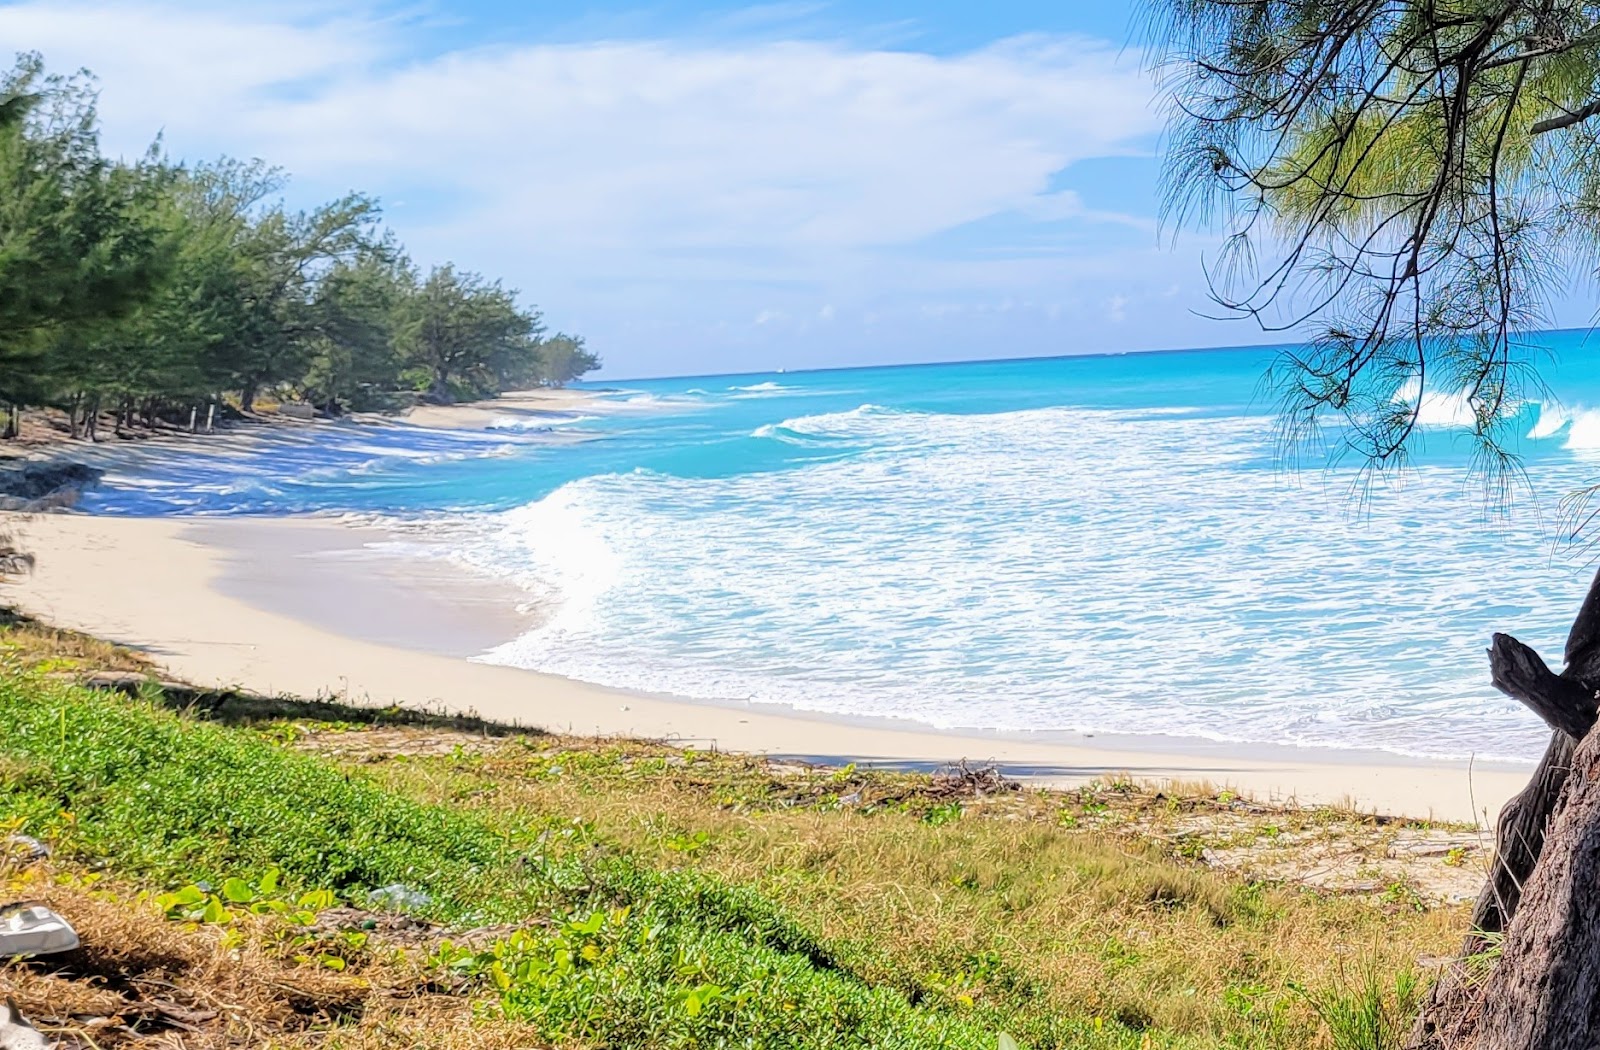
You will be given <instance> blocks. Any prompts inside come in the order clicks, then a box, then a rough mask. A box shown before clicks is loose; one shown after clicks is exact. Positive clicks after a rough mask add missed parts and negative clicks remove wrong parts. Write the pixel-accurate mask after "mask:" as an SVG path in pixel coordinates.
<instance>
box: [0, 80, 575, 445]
mask: <svg viewBox="0 0 1600 1050" xmlns="http://www.w3.org/2000/svg"><path fill="white" fill-rule="evenodd" d="M285 186H286V180H285V176H284V175H283V173H282V172H281V171H279V170H278V169H276V168H272V167H270V166H268V165H266V164H263V163H262V162H260V161H248V162H246V161H238V160H230V159H223V160H219V161H215V162H212V163H206V164H179V163H176V162H173V161H171V160H169V159H168V158H167V157H166V156H165V155H164V154H163V153H162V151H161V148H160V144H159V143H157V144H155V145H154V146H152V147H151V149H150V151H149V152H148V153H146V154H145V155H144V156H143V157H140V158H138V159H136V160H132V161H128V160H114V159H111V158H108V157H106V156H105V155H103V154H102V152H101V150H100V144H99V134H98V125H97V116H96V111H95V94H94V85H93V82H92V81H91V80H89V79H88V78H87V77H86V76H78V77H59V76H51V75H47V73H46V72H45V69H44V65H43V62H42V60H41V59H40V58H39V56H37V55H23V56H21V57H20V58H19V59H18V60H17V63H16V65H15V67H14V68H13V69H12V70H11V71H10V73H8V74H5V75H3V76H0V402H4V403H5V404H7V405H9V406H10V407H11V412H12V416H13V426H12V429H13V430H14V429H15V428H14V418H15V412H16V409H17V407H18V406H22V405H40V404H44V405H53V406H57V407H60V408H63V409H65V410H67V412H68V413H69V414H70V417H71V427H72V429H73V431H74V434H77V433H78V432H79V431H80V430H85V431H87V432H88V433H89V434H90V435H91V436H93V434H94V432H95V428H96V426H97V425H98V422H99V419H100V416H101V413H102V411H111V412H115V413H116V418H117V422H118V424H119V425H122V424H127V423H131V422H134V421H136V420H143V421H145V422H150V421H151V420H153V419H154V418H155V417H156V416H157V415H159V414H162V413H166V414H168V415H171V416H173V417H174V418H176V419H180V420H181V419H184V418H186V417H187V414H188V412H189V410H191V409H196V408H198V407H199V406H215V405H219V404H227V405H231V406H236V407H237V408H238V409H240V410H243V411H246V412H248V411H251V410H252V409H253V408H254V407H255V405H256V402H257V400H258V398H260V397H261V396H262V395H264V394H267V395H271V396H274V397H277V398H286V399H296V400H302V401H306V402H310V403H311V404H313V405H315V406H317V407H318V408H320V409H322V410H324V411H326V412H329V413H339V412H342V411H345V410H348V409H353V408H382V407H389V406H391V405H394V404H397V403H403V402H405V401H408V400H412V399H415V398H416V397H417V396H424V397H427V398H429V399H432V400H436V401H449V400H453V399H457V398H463V397H466V398H471V397H483V396H488V395H492V394H494V393H497V392H499V391H502V390H506V389H510V388H512V387H530V386H539V385H559V384H562V383H565V382H568V381H571V380H573V379H576V378H578V377H579V376H581V375H583V374H584V373H585V372H588V371H590V370H592V369H594V368H596V367H597V366H598V364H599V361H598V359H597V358H596V357H595V355H594V354H593V353H591V352H590V351H589V350H587V349H586V348H585V347H584V345H583V340H582V339H581V338H580V337H577V336H570V335H565V334H561V333H550V332H548V331H547V330H546V328H545V326H544V323H543V321H542V319H541V316H540V314H539V312H538V311H537V310H533V309H529V308H526V307H524V306H522V305H521V304H520V303H519V296H518V293H516V292H515V291H513V290H511V289H508V288H505V287H504V286H503V285H501V284H500V283H499V282H498V281H492V280H489V279H487V278H484V277H482V276H479V275H477V274H472V273H465V272H462V271H459V270H457V269H456V268H455V267H454V266H452V265H449V264H443V265H440V266H437V267H434V268H432V269H431V270H429V271H428V272H423V270H422V269H421V268H419V267H418V266H417V265H416V264H415V263H413V262H412V261H411V260H410V259H409V258H407V256H406V254H405V253H404V251H403V250H402V249H401V248H400V246H399V245H398V244H397V243H396V241H395V239H394V237H393V236H392V235H391V234H389V233H387V232H385V231H384V230H383V228H382V226H381V212H380V210H379V207H378V204H377V202H376V201H375V200H373V199H372V198H370V197H367V196H365V195H363V194H359V193H352V194H349V195H346V196H344V197H341V198H339V199H337V200H334V201H330V202H328V203H325V204H322V205H319V206H317V207H314V208H310V209H308V210H303V211H301V210H293V209H291V208H290V207H289V206H288V205H287V204H286V203H285V201H284V199H283V194H284V190H285Z"/></svg>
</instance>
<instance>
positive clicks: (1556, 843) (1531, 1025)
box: [1470, 733, 1600, 1050]
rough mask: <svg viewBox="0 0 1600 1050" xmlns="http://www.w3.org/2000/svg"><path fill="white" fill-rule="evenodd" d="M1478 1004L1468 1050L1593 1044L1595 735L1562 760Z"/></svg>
mask: <svg viewBox="0 0 1600 1050" xmlns="http://www.w3.org/2000/svg"><path fill="white" fill-rule="evenodd" d="M1481 994H1482V1012H1481V1014H1480V1015H1479V1017H1478V1020H1477V1024H1476V1025H1475V1028H1476V1030H1477V1037H1476V1039H1475V1040H1474V1041H1473V1042H1472V1043H1471V1044H1470V1045H1471V1046H1472V1048H1473V1050H1592V1048H1593V1047H1594V1046H1596V1045H1597V1043H1600V733H1591V734H1590V735H1589V736H1588V737H1586V738H1585V739H1584V741H1583V743H1581V744H1580V745H1578V748H1577V750H1576V752H1575V753H1574V754H1573V756H1572V771H1571V775H1569V776H1568V777H1567V779H1566V786H1565V788H1564V789H1563V791H1562V794H1561V800H1560V802H1559V804H1558V805H1557V807H1556V812H1555V817H1554V819H1552V820H1551V822H1550V827H1549V831H1548V833H1547V834H1546V836H1545V848H1544V851H1543V854H1542V855H1541V856H1540V858H1539V863H1538V865H1537V866H1536V867H1535V868H1534V870H1533V875H1532V877H1530V878H1529V879H1528V881H1527V882H1526V883H1524V884H1523V891H1522V904H1521V906H1520V907H1519V908H1518V909H1517V914H1516V918H1515V919H1514V920H1513V921H1512V923H1511V926H1510V928H1509V929H1508V930H1507V931H1506V937H1505V941H1504V943H1503V945H1502V948H1501V956H1500V961H1499V963H1498V964H1497V965H1496V966H1495V968H1494V970H1493V971H1492V972H1491V973H1490V974H1489V978H1488V980H1487V982H1486V983H1485V984H1484V986H1483V989H1482V993H1481Z"/></svg>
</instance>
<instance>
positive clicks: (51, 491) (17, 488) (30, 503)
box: [0, 461, 105, 513]
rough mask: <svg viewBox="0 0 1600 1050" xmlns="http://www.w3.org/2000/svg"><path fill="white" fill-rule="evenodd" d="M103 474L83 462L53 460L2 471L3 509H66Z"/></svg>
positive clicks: (0, 493)
mask: <svg viewBox="0 0 1600 1050" xmlns="http://www.w3.org/2000/svg"><path fill="white" fill-rule="evenodd" d="M104 473H105V472H104V471H101V470H96V469H95V468H94V467H91V466H87V465H85V464H83V463H60V462H50V461H45V462H28V463H23V464H22V465H21V466H20V467H10V468H0V510H17V511H25V512H28V513H38V512H40V511H52V510H66V509H67V508H69V507H71V506H72V505H73V504H75V503H77V502H78V497H79V496H81V495H82V494H83V490H84V489H86V488H89V487H90V486H92V485H94V484H96V483H97V482H98V481H99V480H100V478H101V476H102V475H103V474H104Z"/></svg>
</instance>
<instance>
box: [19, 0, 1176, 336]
mask: <svg viewBox="0 0 1600 1050" xmlns="http://www.w3.org/2000/svg"><path fill="white" fill-rule="evenodd" d="M243 6H244V5H240V7H238V8H234V7H230V8H229V9H227V11H226V12H225V13H218V12H217V11H216V10H215V9H209V10H207V9H201V8H199V7H190V6H181V5H171V4H159V3H137V2H130V3H123V2H116V0H101V2H87V3H84V2H71V0H68V2H60V0H49V2H37V0H36V2H31V3H21V4H0V41H6V42H8V43H9V44H10V45H11V46H13V47H15V48H25V49H34V48H37V49H39V50H41V51H43V52H44V53H45V56H46V59H47V61H48V62H49V63H50V65H51V67H52V68H53V69H57V70H61V69H68V68H73V67H76V66H80V65H83V66H88V67H90V68H92V69H93V70H94V71H95V72H96V73H98V74H99V75H100V76H101V79H102V82H103V94H102V113H103V116H104V119H105V124H106V128H107V142H108V145H110V146H113V147H115V148H117V149H120V150H122V151H125V152H130V153H131V152H137V151H138V150H139V149H140V148H142V146H143V145H144V144H145V143H147V142H148V141H149V139H150V137H151V136H153V135H154V134H155V133H156V132H158V131H162V130H163V129H164V131H165V135H166V141H167V143H168V146H169V149H170V150H171V151H172V152H174V153H175V154H177V155H179V156H184V157H191V158H202V157H207V156H211V155H214V154H216V153H219V152H230V153H234V154H238V155H243V156H261V157H264V158H266V159H268V160H269V161H271V162H273V163H277V164H282V165H284V166H285V167H287V168H288V169H289V170H290V171H291V172H293V173H294V174H295V176H296V179H297V184H298V185H299V186H300V187H302V189H303V190H304V191H305V192H308V193H310V192H316V193H320V194H326V193H331V192H337V191H342V190H344V189H348V188H361V189H364V190H369V191H372V192H375V193H377V194H378V195H380V196H381V197H383V198H384V199H386V200H387V201H389V202H391V213H390V219H391V221H392V222H393V223H394V224H395V225H396V226H397V228H398V230H399V232H400V234H401V236H402V238H403V239H404V240H406V241H407V242H408V243H409V244H410V245H411V246H412V247H413V249H414V250H415V251H416V252H417V254H418V255H419V256H420V257H421V258H422V259H423V260H424V261H429V260H430V259H435V258H447V257H448V258H454V259H457V260H459V261H461V263H462V264H463V265H465V266H468V267H470V268H477V269H483V270H486V271H490V272H495V273H504V274H505V275H506V276H507V278H508V281H509V283H512V284H514V285H518V286H521V287H523V288H527V289H530V290H535V291H536V292H537V294H538V296H539V298H540V299H541V301H543V302H545V303H546V305H550V306H557V304H556V303H554V302H553V301H552V296H551V293H550V290H551V289H555V290H556V293H557V294H559V295H562V296H565V297H567V301H568V302H578V303H580V304H581V305H586V306H588V307H589V308H590V309H591V310H593V309H594V308H595V307H596V304H598V303H599V302H601V301H602V299H603V298H605V297H612V298H613V299H615V297H618V296H623V297H633V299H632V301H631V302H629V303H627V304H625V305H628V306H629V308H630V309H631V308H634V307H636V306H641V305H642V306H643V307H645V308H659V309H662V310H669V311H670V310H671V309H673V307H672V305H671V304H672V303H673V302H674V301H676V300H679V299H681V298H682V297H683V295H684V292H685V290H686V289H703V288H705V287H707V286H708V285H709V284H710V283H713V282H725V281H776V282H787V283H790V284H793V283H796V282H798V283H800V284H804V285H806V286H808V287H814V288H816V289H817V290H818V295H817V298H816V299H815V300H814V301H813V302H812V303H810V304H809V305H806V306H804V311H805V312H806V313H809V314H813V315H819V316H822V317H823V318H824V319H827V318H828V317H830V316H832V312H833V310H834V309H835V308H836V305H838V304H841V303H842V302H847V301H849V300H847V297H849V296H853V297H854V300H853V303H852V305H854V306H855V307H856V309H855V311H854V314H853V315H854V316H864V315H865V314H866V313H867V312H868V311H867V310H865V309H863V308H862V301H863V299H864V298H870V296H871V295H873V294H877V293H879V292H885V293H891V292H892V293H898V292H903V291H905V290H907V289H908V288H910V287H912V286H914V285H915V284H916V283H917V282H918V281H924V280H925V281H927V282H928V283H929V284H930V285H942V284H945V283H947V282H948V281H949V280H951V279H952V278H954V279H961V280H965V279H967V278H972V279H974V280H976V281H977V283H979V284H987V285H995V284H1001V283H1004V282H1007V281H1011V280H1013V279H1014V278H1018V277H1024V280H1023V282H1022V283H1023V284H1036V283H1037V282H1038V281H1039V279H1040V278H1041V276H1048V275H1055V274H1056V273H1058V269H1059V268H1058V267H1055V266H1054V264H1052V267H1050V268H1040V266H1039V265H1037V264H1036V263H1035V261H1031V260H1018V259H1015V258H1012V259H999V260H996V261H995V262H994V263H993V264H989V263H983V264H979V263H970V262H956V263H952V262H951V261H949V260H943V261H941V260H939V259H938V258H936V253H933V252H930V251H925V250H923V249H922V248H919V247H918V245H919V242H922V241H924V240H925V239H927V238H930V237H933V236H935V235H937V234H940V233H943V232H945V231H949V230H952V229H955V228H958V227H962V226H964V225H966V224H970V223H974V222H976V221H978V220H982V219H985V218H989V217H993V216H998V215H1015V216H1018V217H1019V218H1020V219H1021V220H1024V221H1035V222H1060V221H1079V222H1084V223H1090V224H1093V223H1102V224H1103V223H1116V224H1121V225H1124V226H1133V227H1137V228H1140V229H1144V228H1146V227H1147V224H1148V220H1146V219H1144V218H1142V217H1138V216H1124V215H1120V214H1116V213H1111V212H1101V211H1096V210H1094V209H1091V208H1089V207H1087V206H1086V205H1085V203H1084V201H1083V200H1082V198H1081V197H1080V196H1079V195H1078V194H1076V193H1074V192H1072V191H1070V190H1062V189H1060V188H1057V187H1055V186H1054V185H1053V180H1054V177H1055V176H1056V175H1057V173H1059V172H1061V171H1062V170H1064V169H1067V168H1069V167H1070V166H1072V165H1073V164H1075V163H1077V162H1079V161H1083V160H1086V159H1090V158H1099V157H1107V156H1114V155H1127V154H1131V153H1137V152H1140V151H1141V150H1145V149H1147V148H1148V139H1149V136H1150V135H1151V133H1153V131H1154V130H1155V129H1156V126H1157V115H1156V114H1155V112H1154V111H1153V110H1152V108H1151V107H1150V105H1149V100H1150V96H1151V88H1150V85H1149V83H1148V81H1147V80H1146V78H1145V77H1144V76H1143V74H1141V73H1140V72H1139V70H1138V62H1137V57H1136V56H1119V54H1118V53H1117V51H1116V50H1115V49H1114V48H1112V47H1111V46H1109V45H1107V44H1105V43H1103V42H1098V41H1094V40H1090V39H1086V38H1076V37H1027V38H1019V39H1013V40H1009V41H1002V42H1000V43H997V44H995V45H993V46H990V47H987V48H982V49H979V50H975V51H972V52H969V53H965V54H956V55H932V54H924V53H917V52H914V51H898V50H880V49H872V48H865V47H859V46H854V45H850V44H847V43H838V42H819V41H794V42H761V41H755V42H752V41H748V40H746V41H737V40H735V41H730V42H725V43H720V44H719V43H707V42H703V41H701V42H688V41H680V40H671V39H654V40H601V41H595V42H590V43H562V44H547V43H523V44H519V45H512V46H498V47H493V48H481V49H469V50H455V51H445V52H442V53H435V52H431V51H430V50H429V46H428V45H429V39H428V32H427V29H426V27H424V26H422V25H420V24H419V23H417V22H414V21H407V20H405V19H404V18H399V17H385V16H384V15H383V14H382V13H381V11H379V12H377V13H375V9H372V8H363V7H356V6H346V7H343V8H336V13H334V14H331V15H330V14H327V13H325V12H326V8H318V7H316V6H314V5H307V6H304V7H301V8H298V9H290V8H283V7H280V8H277V9H275V13H261V11H262V9H261V8H254V7H253V8H251V10H250V11H245V10H242V8H243ZM790 9H791V6H789V5H783V6H777V7H774V8H772V9H771V10H770V11H769V12H767V14H769V15H770V14H772V13H773V12H776V13H777V14H783V13H785V12H786V11H789V10H790ZM402 200H403V201H405V202H406V203H405V205H404V206H403V207H401V206H394V205H395V202H398V201H402ZM1057 262H1059V260H1057ZM1081 262H1083V263H1084V265H1083V266H1082V267H1081V268H1082V269H1084V270H1085V271H1086V272H1090V273H1092V272H1093V267H1092V265H1088V264H1087V260H1083V261H1081ZM1024 272H1025V275H1024ZM830 288H832V289H842V291H841V292H840V293H839V295H837V296H831V295H830V296H827V297H826V298H825V297H824V296H825V295H827V291H828V289H830ZM1021 291H1022V292H1023V293H1024V294H1031V293H1032V291H1033V289H1032V288H1029V287H1024V288H1022V289H1021ZM930 297H931V296H930ZM824 302H826V303H828V304H829V305H828V306H827V307H826V308H825V310H826V312H823V308H822V307H821V304H822V303H824ZM702 307H703V304H702ZM752 309H754V310H765V309H766V307H764V306H758V305H754V304H753V303H752V302H750V301H741V302H740V303H739V305H738V306H737V308H736V309H735V308H733V306H732V304H731V303H730V308H729V310H728V311H727V312H726V313H724V315H723V316H722V317H721V318H718V320H726V319H727V318H729V317H735V318H737V317H743V318H750V317H751V316H752V313H751V312H748V311H750V310H752ZM557 310H558V312H559V307H557ZM580 312H581V311H580ZM558 320H559V318H558ZM745 323H746V324H748V323H749V322H748V321H746V322H745Z"/></svg>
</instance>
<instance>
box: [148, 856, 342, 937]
mask: <svg viewBox="0 0 1600 1050" xmlns="http://www.w3.org/2000/svg"><path fill="white" fill-rule="evenodd" d="M279 878H280V875H279V872H278V870H277V869H276V868H273V869H270V870H268V871H267V873H266V874H264V875H262V876H261V878H260V879H259V880H257V881H255V882H247V881H245V880H244V879H240V878H230V879H224V880H223V882H222V888H221V889H220V890H213V889H212V888H211V887H210V886H209V885H208V884H206V883H191V884H190V885H187V886H184V887H182V888H180V889H177V890H174V891H173V892H171V893H162V894H158V895H157V896H156V898H155V904H156V907H158V908H160V909H161V911H162V913H163V914H164V915H166V917H167V918H168V919H171V920H173V921H174V922H193V923H200V924H205V925H214V926H224V925H227V924H228V923H231V922H233V921H234V920H235V919H237V918H239V917H240V916H242V915H276V916H278V917H280V918H282V919H284V920H286V921H288V922H290V923H293V924H295V925H298V926H309V925H311V924H312V923H313V922H316V920H317V913H318V912H320V911H324V910H326V909H328V908H331V907H333V905H334V903H335V901H336V899H337V898H335V896H334V894H333V892H332V891H331V890H311V891H309V892H307V893H301V894H298V895H285V894H280V892H279V885H278V880H279Z"/></svg>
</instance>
